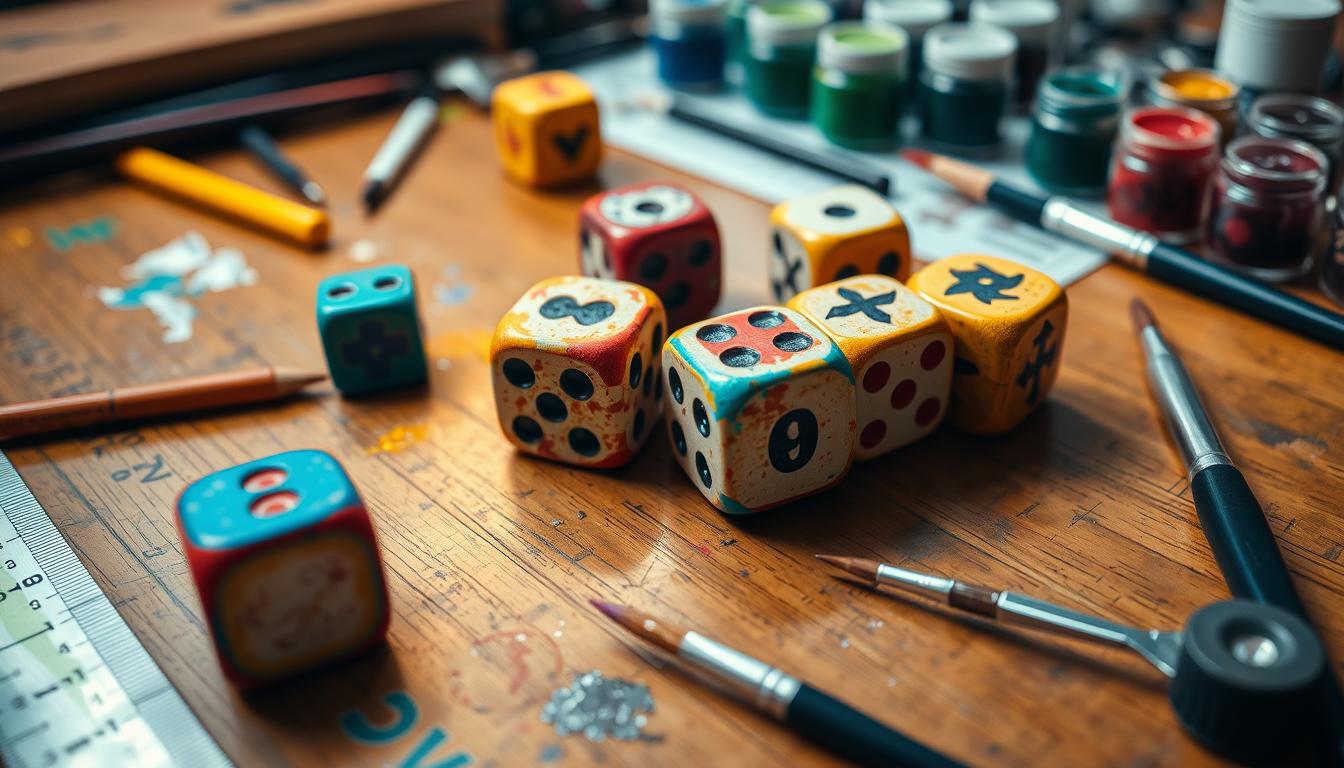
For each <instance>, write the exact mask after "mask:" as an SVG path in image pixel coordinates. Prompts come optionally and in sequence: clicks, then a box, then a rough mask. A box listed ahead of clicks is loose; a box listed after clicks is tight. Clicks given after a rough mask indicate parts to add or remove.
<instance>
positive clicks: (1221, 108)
mask: <svg viewBox="0 0 1344 768" xmlns="http://www.w3.org/2000/svg"><path fill="white" fill-rule="evenodd" d="M1240 96H1241V86H1239V85H1237V84H1236V83H1234V82H1232V81H1231V80H1228V79H1227V78H1225V77H1222V76H1221V75H1219V74H1218V73H1217V72H1214V71H1213V70H1211V69H1173V70H1168V71H1166V72H1163V73H1161V74H1160V75H1156V76H1154V77H1153V78H1152V79H1151V80H1150V81H1149V82H1148V100H1149V101H1151V102H1152V103H1153V104H1155V105H1157V106H1159V107H1189V108H1190V109H1198V110H1199V111H1200V112H1203V113H1204V114H1206V115H1208V116H1209V117H1212V118H1213V119H1214V120H1216V121H1217V122H1218V127H1219V129H1220V130H1221V131H1222V137H1223V139H1222V142H1223V145H1224V146H1226V145H1227V142H1229V141H1231V140H1232V137H1233V136H1236V135H1237V99H1238V98H1239V97H1240Z"/></svg>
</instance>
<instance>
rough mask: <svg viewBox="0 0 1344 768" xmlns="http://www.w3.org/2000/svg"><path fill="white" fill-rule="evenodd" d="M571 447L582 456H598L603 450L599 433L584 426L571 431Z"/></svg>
mask: <svg viewBox="0 0 1344 768" xmlns="http://www.w3.org/2000/svg"><path fill="white" fill-rule="evenodd" d="M569 447H570V448H572V449H574V452H575V453H577V454H579V455H580V456H596V455H597V452H598V451H600V450H602V443H600V442H598V440H597V435H594V434H593V433H592V432H590V431H588V430H586V429H584V428H583V427H576V428H574V429H571V430H570V431H569Z"/></svg>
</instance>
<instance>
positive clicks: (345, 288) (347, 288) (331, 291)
mask: <svg viewBox="0 0 1344 768" xmlns="http://www.w3.org/2000/svg"><path fill="white" fill-rule="evenodd" d="M354 292H355V286H353V285H351V284H349V283H341V284H340V285H333V286H332V287H330V288H328V289H327V298H329V299H344V298H346V297H348V296H351V295H353V294H354Z"/></svg>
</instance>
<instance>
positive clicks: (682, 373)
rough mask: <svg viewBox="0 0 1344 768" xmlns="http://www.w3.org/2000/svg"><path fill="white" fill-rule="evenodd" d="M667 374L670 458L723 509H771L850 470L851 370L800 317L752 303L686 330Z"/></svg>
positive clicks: (672, 346) (666, 364)
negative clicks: (745, 307) (671, 452)
mask: <svg viewBox="0 0 1344 768" xmlns="http://www.w3.org/2000/svg"><path fill="white" fill-rule="evenodd" d="M663 369H664V371H665V372H666V375H667V391H668V395H669V396H670V399H669V400H668V409H669V410H668V419H667V428H668V434H669V436H670V437H671V439H672V451H673V454H674V455H675V456H676V459H677V462H678V463H679V464H681V467H682V469H684V470H685V471H686V474H687V475H689V476H690V478H691V482H692V483H694V485H695V487H696V488H698V489H700V492H701V493H703V494H704V495H705V498H707V499H709V502H710V503H711V504H713V505H714V506H716V507H718V508H719V509H720V510H722V511H724V512H727V513H730V514H741V513H748V512H759V511H762V510H765V509H769V508H771V507H775V506H778V505H780V504H785V503H788V502H790V501H792V500H794V499H798V498H801V497H803V496H807V495H810V494H813V493H817V492H820V491H823V490H825V489H827V488H830V487H831V486H833V485H835V484H836V483H838V482H840V480H841V479H843V478H844V476H845V474H846V473H847V472H848V471H849V465H850V462H851V460H852V458H853V452H854V374H853V372H852V370H851V369H850V366H849V362H848V361H847V360H845V356H844V355H843V354H842V353H841V352H840V349H839V347H837V346H836V345H835V343H834V342H832V341H831V340H830V339H829V338H828V337H827V336H826V334H825V333H823V332H822V330H821V329H820V328H818V327H817V326H816V325H814V324H813V323H812V322H810V321H809V320H807V318H805V317H803V316H802V315H801V314H799V313H797V312H795V311H793V310H791V309H786V308H784V307H755V308H752V309H745V310H742V311H741V312H734V313H732V314H728V315H722V316H720V317H716V318H712V319H710V320H706V321H704V322H700V323H695V324H694V325H689V326H686V327H685V328H682V329H681V330H680V331H677V332H676V333H674V334H673V335H672V336H671V338H669V339H668V341H667V344H665V345H664V346H663Z"/></svg>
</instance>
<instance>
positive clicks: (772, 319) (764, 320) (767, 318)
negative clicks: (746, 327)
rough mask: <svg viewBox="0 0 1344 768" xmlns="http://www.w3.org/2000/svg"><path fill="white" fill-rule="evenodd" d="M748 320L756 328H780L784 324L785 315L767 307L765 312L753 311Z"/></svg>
mask: <svg viewBox="0 0 1344 768" xmlns="http://www.w3.org/2000/svg"><path fill="white" fill-rule="evenodd" d="M747 322H748V323H751V324H752V325H753V326H754V327H756V328H778V327H779V326H781V325H783V324H784V316H783V315H781V314H779V313H778V312H776V311H774V310H773V309H767V310H765V311H763V312H752V313H751V316H750V317H748V318H747Z"/></svg>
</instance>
